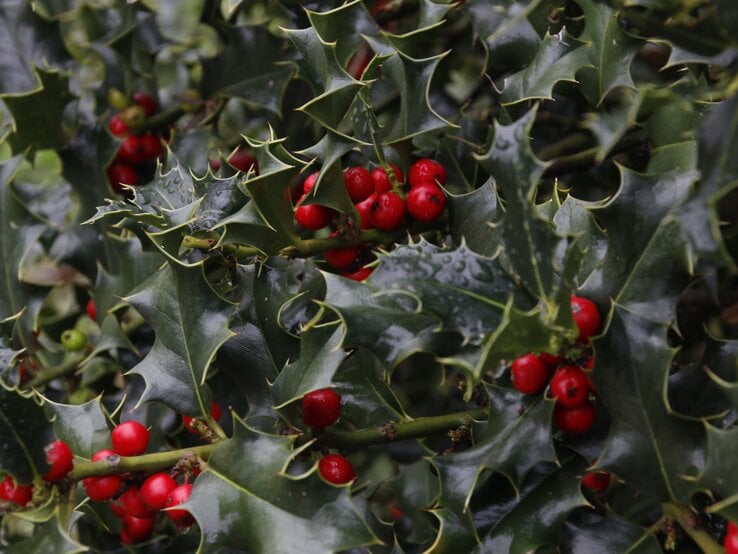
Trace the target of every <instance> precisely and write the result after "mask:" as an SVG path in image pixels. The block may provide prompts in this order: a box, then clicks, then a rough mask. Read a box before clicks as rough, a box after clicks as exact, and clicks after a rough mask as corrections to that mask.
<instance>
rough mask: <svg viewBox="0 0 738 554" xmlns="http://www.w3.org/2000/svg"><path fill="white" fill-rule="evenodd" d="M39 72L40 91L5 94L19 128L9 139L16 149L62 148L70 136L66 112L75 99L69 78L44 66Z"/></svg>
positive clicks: (16, 150)
mask: <svg viewBox="0 0 738 554" xmlns="http://www.w3.org/2000/svg"><path fill="white" fill-rule="evenodd" d="M38 76H39V79H40V88H39V90H38V91H37V92H33V93H31V94H27V95H23V96H8V97H5V98H3V102H5V105H6V106H7V107H8V109H9V110H10V111H11V113H12V114H13V119H14V120H15V132H14V133H13V134H11V135H10V137H9V138H8V141H9V143H10V146H11V148H12V149H13V152H16V153H18V152H22V151H23V150H25V149H26V148H33V149H36V150H41V149H44V148H61V147H62V146H64V144H65V143H66V142H67V139H68V136H67V134H66V133H65V131H64V129H63V128H62V119H63V118H62V113H63V112H64V109H65V108H66V106H67V104H68V103H69V102H70V101H71V100H72V99H73V96H72V94H71V93H70V92H69V83H68V79H67V77H65V76H63V75H61V74H60V73H58V72H48V71H42V70H39V71H38Z"/></svg>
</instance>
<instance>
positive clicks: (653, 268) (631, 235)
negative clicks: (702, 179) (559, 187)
mask: <svg viewBox="0 0 738 554" xmlns="http://www.w3.org/2000/svg"><path fill="white" fill-rule="evenodd" d="M620 173H621V184H620V189H619V190H618V192H617V193H616V194H615V195H614V196H613V197H612V198H611V199H610V200H609V201H608V203H607V204H606V205H604V206H602V207H601V208H596V209H595V210H594V214H596V216H597V218H598V220H599V221H601V222H602V224H603V226H604V228H605V229H606V230H609V229H615V228H617V229H618V232H617V233H612V232H610V233H608V241H607V253H606V254H605V256H604V257H603V259H602V264H601V265H600V266H599V267H598V268H596V269H595V271H594V272H593V273H592V274H591V275H590V276H589V278H588V280H587V281H586V282H585V283H584V286H583V287H582V290H583V293H584V295H585V296H587V297H588V298H590V299H592V300H593V301H596V302H599V303H600V305H605V304H606V303H607V302H608V301H609V299H610V298H614V299H616V300H618V299H621V298H622V302H624V303H625V302H627V303H628V304H629V306H630V307H631V308H632V309H634V310H640V312H639V313H642V314H643V315H644V316H645V315H648V317H649V318H651V319H654V318H658V319H659V320H660V321H672V320H673V319H674V318H675V315H676V314H675V309H676V308H675V306H676V302H674V300H675V298H674V297H675V296H678V295H679V294H680V292H681V291H682V290H683V287H684V285H685V284H686V281H685V280H686V279H687V278H688V275H687V274H688V270H689V269H690V268H689V264H688V258H687V252H688V250H687V248H686V244H685V241H684V239H683V237H682V230H681V226H680V225H678V224H676V223H674V222H673V220H674V216H673V215H672V214H673V213H674V212H675V211H676V209H677V208H678V207H679V206H680V204H682V203H683V202H684V201H685V200H686V198H687V197H688V195H689V192H690V189H691V186H692V183H693V182H694V181H695V180H696V178H697V174H696V173H695V172H693V171H686V172H681V171H677V172H671V173H666V174H655V175H645V174H641V173H636V172H634V171H632V170H629V169H626V168H623V167H621V168H620ZM664 263H665V264H666V265H667V267H668V268H669V269H672V270H674V271H672V272H670V273H664V268H663V266H661V268H660V269H659V264H664ZM659 272H660V273H659ZM648 275H651V276H653V275H667V276H668V278H667V279H658V280H653V279H651V280H648V279H649V277H648ZM645 281H648V282H647V283H646V282H645ZM644 285H646V286H647V287H657V288H658V290H653V291H652V290H649V289H643V288H642V287H643V286H644ZM661 294H663V295H664V297H663V302H661V303H653V300H655V299H657V298H658V295H661ZM639 305H641V307H639ZM657 307H658V308H659V309H658V311H654V309H655V308H657ZM646 313H647V314H646Z"/></svg>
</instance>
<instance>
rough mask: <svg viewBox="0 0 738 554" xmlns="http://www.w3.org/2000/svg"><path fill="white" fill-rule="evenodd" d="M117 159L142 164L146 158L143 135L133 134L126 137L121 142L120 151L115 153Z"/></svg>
mask: <svg viewBox="0 0 738 554" xmlns="http://www.w3.org/2000/svg"><path fill="white" fill-rule="evenodd" d="M115 159H116V160H118V161H119V162H125V163H129V164H133V165H136V164H140V163H141V162H143V161H144V160H145V159H146V156H145V153H144V146H143V142H142V141H141V137H139V136H136V135H131V136H130V137H126V138H125V140H123V142H122V143H121V144H120V147H119V148H118V152H117V153H116V154H115Z"/></svg>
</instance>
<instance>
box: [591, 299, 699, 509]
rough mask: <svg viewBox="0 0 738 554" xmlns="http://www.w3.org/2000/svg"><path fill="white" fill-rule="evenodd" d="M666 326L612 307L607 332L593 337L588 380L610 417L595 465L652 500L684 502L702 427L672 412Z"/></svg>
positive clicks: (671, 354)
mask: <svg viewBox="0 0 738 554" xmlns="http://www.w3.org/2000/svg"><path fill="white" fill-rule="evenodd" d="M667 332H668V325H667V324H664V323H658V322H655V321H650V320H648V319H645V318H644V317H643V316H640V315H637V314H634V313H632V312H629V311H627V310H626V309H624V308H622V307H621V306H618V305H616V306H615V308H614V310H613V312H612V315H611V318H610V323H609V326H608V329H607V332H606V333H605V334H604V335H602V336H601V337H600V338H598V339H596V340H595V341H594V347H595V355H596V359H597V363H596V364H595V368H594V370H593V373H592V380H593V382H594V384H595V387H596V389H597V391H598V395H599V397H600V399H601V400H602V401H603V402H604V404H605V406H606V407H607V410H608V412H609V413H610V415H611V416H612V425H611V427H610V431H609V434H608V437H607V441H606V443H605V446H604V450H603V452H602V455H601V456H600V459H599V460H598V462H597V463H598V465H599V466H600V467H605V468H607V469H608V470H611V471H612V472H613V473H615V474H616V475H618V476H620V477H622V478H623V479H625V480H626V481H627V482H628V483H630V484H631V485H633V486H635V487H636V488H637V489H638V490H639V491H641V492H642V493H643V494H644V495H647V496H649V497H652V498H655V499H656V500H658V501H667V500H670V499H672V500H677V501H682V502H684V503H688V502H689V496H690V494H691V492H692V490H693V488H694V486H693V485H691V484H689V483H687V482H686V481H685V480H684V479H682V478H681V477H680V476H685V475H694V474H695V473H696V472H697V469H698V468H699V467H701V466H702V463H703V459H704V448H705V439H704V430H703V428H702V425H701V424H700V423H698V422H697V421H695V420H693V419H687V418H684V417H680V416H679V415H677V414H674V413H673V412H672V410H671V407H670V406H669V405H668V404H667V403H666V400H665V398H666V395H665V386H666V380H667V376H668V374H669V368H670V366H671V361H672V358H673V357H674V350H673V349H672V348H670V347H669V346H668V340H667Z"/></svg>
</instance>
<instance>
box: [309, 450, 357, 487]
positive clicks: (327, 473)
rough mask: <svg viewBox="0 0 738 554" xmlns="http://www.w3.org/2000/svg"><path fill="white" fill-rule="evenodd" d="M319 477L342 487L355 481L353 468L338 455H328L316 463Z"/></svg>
mask: <svg viewBox="0 0 738 554" xmlns="http://www.w3.org/2000/svg"><path fill="white" fill-rule="evenodd" d="M318 471H319V472H320V476H321V477H323V479H325V480H326V481H328V482H329V483H334V484H336V485H343V484H344V483H348V482H350V481H353V480H354V479H356V474H355V473H354V467H353V466H352V465H351V462H349V461H348V460H347V459H346V458H344V457H343V456H341V455H340V454H328V455H327V456H323V457H322V458H321V459H320V462H318Z"/></svg>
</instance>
